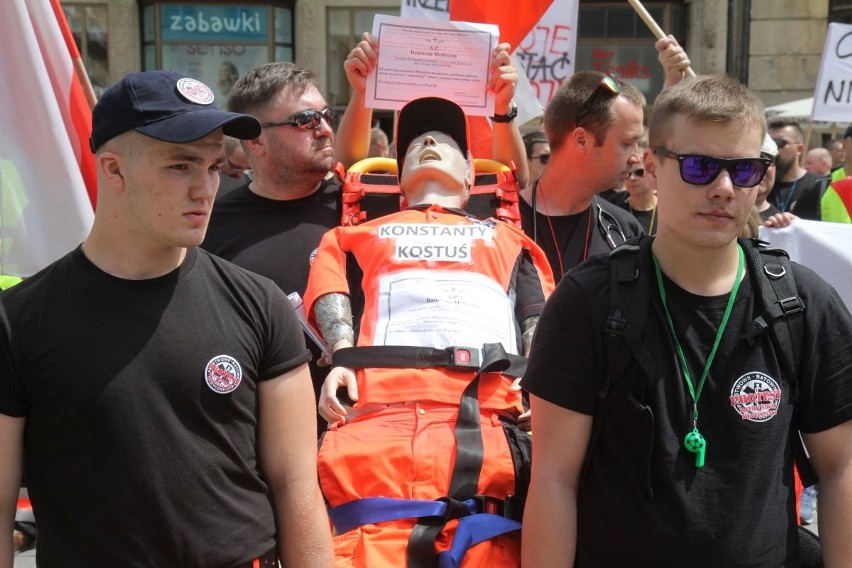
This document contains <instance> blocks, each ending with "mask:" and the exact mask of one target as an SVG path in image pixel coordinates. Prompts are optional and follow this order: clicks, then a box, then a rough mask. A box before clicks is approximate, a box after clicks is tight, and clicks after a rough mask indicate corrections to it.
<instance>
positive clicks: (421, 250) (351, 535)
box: [305, 98, 552, 568]
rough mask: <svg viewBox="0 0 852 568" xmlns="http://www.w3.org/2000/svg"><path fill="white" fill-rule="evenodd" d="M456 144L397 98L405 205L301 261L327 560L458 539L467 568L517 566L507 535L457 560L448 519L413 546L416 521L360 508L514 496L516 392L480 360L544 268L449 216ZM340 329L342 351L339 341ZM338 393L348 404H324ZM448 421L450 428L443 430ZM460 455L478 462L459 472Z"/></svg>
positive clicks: (395, 559) (388, 558)
mask: <svg viewBox="0 0 852 568" xmlns="http://www.w3.org/2000/svg"><path fill="white" fill-rule="evenodd" d="M468 139H469V138H468V131H467V124H466V119H465V115H464V112H463V111H462V109H461V107H459V106H458V105H456V104H455V103H453V102H451V101H448V100H445V99H439V98H423V99H416V100H414V101H412V102H410V103H408V104H407V105H406V106H405V107H404V108H403V109H402V110H401V111H400V115H399V119H398V123H397V136H396V140H397V142H398V144H399V153H398V157H397V161H398V163H399V168H398V170H399V172H400V174H399V177H400V187H401V189H402V192H403V195H404V196H405V199H406V202H407V204H408V207H407V208H406V209H404V210H403V211H400V212H398V213H392V214H390V215H386V216H384V217H380V218H378V219H375V220H372V221H368V222H366V223H364V224H362V225H358V226H354V227H339V228H337V229H335V230H333V231H331V232H329V233H328V234H327V235H326V236H325V237H323V240H322V243H321V244H320V248H319V250H318V252H317V255H316V258H315V259H314V263H313V266H312V267H311V274H310V279H309V281H308V289H307V291H306V294H305V304H306V309H307V312H308V313H309V314H311V319H312V320H313V321H314V322H315V323H316V324H317V325H318V327H319V329H320V331H321V332H322V334H323V336H324V337H325V339H326V340H327V341H328V343H329V345H330V346H331V347H332V351H333V364H334V369H333V370H332V371H331V373H330V374H329V376H328V378H327V379H326V382H325V384H324V385H323V389H322V392H321V395H320V402H319V411H320V413H321V414H322V415H323V416H324V417H325V418H327V419H328V420H330V421H331V422H333V423H335V425H334V426H332V427H331V428H330V430H329V431H328V432H326V434H325V435H324V437H323V440H322V444H321V448H320V453H319V475H320V481H321V485H322V489H323V493H324V495H325V498H326V500H327V501H328V503H329V505H330V506H331V507H332V509H331V512H330V515H331V517H332V520H333V521H334V523H335V528H336V529H337V531H338V535H337V536H336V537H335V553H336V556H337V559H338V562H339V565H341V566H342V565H346V566H353V567H359V568H360V567H363V568H367V567H369V568H383V567H396V566H410V567H412V568H413V567H416V566H429V565H434V563H435V555H436V553H444V554H452V550H453V549H452V548H451V546H454V545H462V549H461V550H460V552H459V554H460V556H461V557H463V558H464V559H465V564H464V565H465V566H468V567H473V566H482V567H483V568H485V567H491V566H495V567H498V566H506V567H513V566H517V565H518V563H519V559H520V556H519V546H518V545H519V539H518V535H517V533H516V532H514V533H513V534H507V535H504V536H498V537H496V538H494V539H487V542H483V543H481V544H479V545H477V546H475V547H473V548H471V549H470V550H469V551H467V554H464V542H465V540H466V539H465V538H463V537H461V536H458V537H456V536H455V535H458V534H461V533H460V532H458V531H461V527H462V526H463V525H464V526H467V522H468V521H467V520H465V519H464V518H462V519H461V520H458V517H457V516H451V517H449V515H448V517H449V522H447V521H448V518H447V517H445V518H444V521H445V522H447V524H446V526H444V525H443V524H438V525H435V524H434V522H430V523H429V524H431V525H432V526H434V527H435V532H434V533H432V534H431V540H429V539H424V534H428V530H429V529H425V528H424V526H421V524H420V523H418V522H417V518H418V517H420V516H421V515H419V514H402V515H401V516H396V517H378V518H377V517H375V516H373V514H374V510H373V509H371V508H370V505H371V504H375V503H376V501H374V500H373V499H375V498H384V501H383V505H382V506H383V507H386V506H388V502H389V506H392V507H394V508H396V507H399V506H401V504H403V502H405V503H408V504H411V503H410V502H411V501H414V503H413V506H415V507H416V506H424V505H425V506H432V505H433V504H435V503H436V500H438V499H442V498H449V499H450V501H448V503H449V504H452V505H453V507H454V508H455V507H456V506H461V507H466V506H465V505H462V503H464V502H466V501H468V500H470V499H474V498H476V495H478V496H480V497H481V500H480V503H484V502H485V501H488V502H491V503H492V505H494V506H495V507H497V506H498V505H499V506H500V509H499V510H500V511H501V512H503V513H504V514H506V515H507V516H510V513H509V512H508V509H505V508H503V505H504V504H505V503H507V500H508V499H511V498H512V496H520V495H522V494H523V493H524V492H525V485H526V484H525V481H524V479H525V477H526V476H525V475H524V476H519V475H517V473H516V469H515V466H514V465H513V463H514V461H515V460H514V458H513V455H515V454H513V453H512V452H513V451H514V450H517V449H519V448H518V447H516V446H514V445H513V442H512V440H516V439H519V438H526V439H527V441H528V436H527V435H526V434H525V433H521V432H519V431H518V430H517V428H516V426H515V423H516V422H517V420H518V419H519V417H520V416H521V413H523V408H522V405H521V399H520V393H519V392H518V391H517V389H516V386H515V385H514V382H513V379H512V375H510V374H503V373H502V372H500V371H501V370H505V369H506V368H505V367H500V368H499V369H498V368H497V367H494V366H493V365H491V364H490V363H489V364H487V363H486V361H490V360H492V357H493V356H494V354H496V353H497V352H498V351H500V352H502V351H503V350H505V353H503V354H502V355H501V356H500V358H501V359H502V358H503V357H504V356H506V353H509V354H515V355H518V354H523V353H525V352H526V350H527V348H528V347H529V345H530V341H531V338H532V331H533V329H534V326H535V322H536V320H537V318H538V312H539V311H540V309H541V307H542V305H543V302H544V299H545V294H546V293H549V292H550V290H551V289H552V276H551V274H550V270H549V268H548V266H547V260H546V258H545V257H544V254H543V253H542V252H541V250H540V249H539V248H538V247H537V246H536V245H535V243H533V242H532V240H530V239H529V238H528V237H526V235H524V234H523V233H522V232H521V231H520V230H519V229H517V228H515V227H514V226H511V225H509V224H506V223H503V222H501V221H495V220H494V219H489V220H487V221H480V220H478V219H475V218H473V217H471V216H469V215H468V214H466V213H465V212H464V211H463V210H462V209H461V207H462V206H463V205H464V202H465V201H466V200H467V196H468V195H469V191H470V185H471V181H472V179H473V177H472V176H473V170H472V160H471V159H470V154H469V151H468V149H469V141H468ZM353 311H354V312H355V313H354V314H353ZM356 329H357V330H358V332H357V345H358V347H355V348H354V349H351V347H352V346H353V345H354V344H355V342H356V332H355V330H356ZM486 344H487V345H486ZM461 346H467V347H461ZM411 351H414V352H415V353H413V354H412V353H410V352H411ZM407 353H408V354H410V356H406V354H407ZM480 353H481V355H480ZM451 354H452V356H451ZM344 357H348V359H346V358H344ZM363 357H367V359H363ZM433 357H437V359H433ZM506 357H508V359H506V361H507V362H508V361H509V360H510V359H512V357H511V356H506ZM353 358H354V359H353ZM391 360H394V361H396V362H395V363H391V362H390V361H391ZM479 361H482V366H481V367H480V365H479ZM424 363H431V364H424ZM489 365H491V366H489ZM516 375H517V373H516V374H515V376H516ZM477 385H478V386H477ZM343 387H345V388H346V389H347V393H348V396H349V398H350V399H352V400H353V401H357V402H356V404H355V405H354V407H344V406H343V405H342V404H341V402H340V401H339V400H338V397H337V390H338V388H343ZM470 389H473V390H472V391H471V390H470ZM460 409H461V410H460ZM344 420H345V423H344V422H343V421H344ZM471 425H474V430H473V431H472V432H469V433H470V434H472V436H473V438H470V437H469V436H467V430H466V429H467V428H468V426H471ZM457 429H458V430H460V429H465V432H466V434H465V435H464V436H463V435H461V434H458V433H457V434H456V435H454V430H456V431H458V430H457ZM509 433H512V434H511V435H510V434H509ZM510 448H514V449H510ZM474 456H477V457H476V459H478V460H480V465H479V466H477V467H468V466H469V465H470V464H469V460H471V459H472V458H473V457H474ZM517 456H518V462H517V464H516V465H517V466H518V468H519V471H521V470H523V469H524V468H523V467H522V463H523V460H522V459H521V457H520V454H518V455H517ZM527 463H528V462H527ZM456 481H458V483H456ZM515 503H516V505H519V503H518V502H515ZM352 507H355V508H359V507H364V512H365V516H364V517H363V518H361V517H359V518H358V519H357V522H346V523H343V522H341V519H340V517H339V516H338V514H343V513H340V512H341V511H346V510H349V509H350V508H352ZM488 511H489V510H485V509H478V510H475V511H468V512H471V513H477V514H480V515H485V517H482V516H479V517H476V519H475V520H476V522H479V521H482V520H483V518H484V519H485V521H487V522H496V523H504V522H507V521H508V519H505V518H504V517H503V516H501V515H500V514H499V513H498V511H497V510H494V511H493V512H488ZM514 511H515V518H516V520H517V518H518V514H517V513H518V512H519V509H518V508H514ZM406 512H407V511H406ZM494 513H498V514H494ZM463 516H467V515H463ZM474 516H475V515H474ZM454 519H455V520H454ZM391 521H393V522H391ZM432 521H436V519H432ZM517 528H519V525H515V526H514V527H513V528H512V531H514V530H516V529H517ZM475 542H476V541H474V543H475ZM447 549H450V550H449V551H448V550H447ZM441 565H442V566H443V565H446V564H443V563H442V564H441Z"/></svg>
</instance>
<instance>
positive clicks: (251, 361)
mask: <svg viewBox="0 0 852 568" xmlns="http://www.w3.org/2000/svg"><path fill="white" fill-rule="evenodd" d="M225 134H227V135H229V136H234V137H236V138H241V139H245V138H253V137H257V136H258V135H259V134H260V124H259V123H258V121H257V120H256V119H255V118H253V117H250V116H247V115H242V114H236V113H230V112H223V111H220V110H218V109H217V108H216V106H215V105H214V104H213V93H212V91H211V90H210V88H209V87H208V86H207V85H204V84H203V83H201V82H200V81H197V80H195V79H191V78H187V77H183V76H181V75H179V74H176V73H169V72H163V71H150V72H144V73H132V74H130V75H127V76H126V77H125V78H124V79H122V80H121V81H119V82H118V83H117V84H115V85H113V86H112V87H110V88H109V89H108V90H107V91H106V92H105V93H104V94H103V96H102V97H101V99H100V100H99V101H98V103H97V105H96V106H95V108H94V110H93V128H92V138H91V146H92V148H93V150H94V151H95V154H96V156H95V160H96V167H97V172H98V207H97V211H96V213H95V221H94V225H93V227H92V230H91V233H90V234H89V236H88V237H87V238H86V240H85V241H84V242H83V243H82V245H81V246H80V247H78V248H77V249H76V250H74V251H72V252H71V253H69V254H68V255H66V256H65V257H63V258H61V259H59V260H58V261H56V262H55V263H54V264H52V265H50V266H48V267H47V268H45V269H44V270H42V271H41V272H39V273H38V274H36V275H34V276H32V277H31V278H28V279H27V280H26V281H25V282H23V283H22V284H21V285H19V286H17V287H15V288H14V289H12V290H9V291H7V292H4V293H3V295H2V296H0V510H2V513H0V515H2V522H0V526H3V527H10V528H11V522H12V520H11V518H10V515H11V514H12V510H13V509H12V507H11V506H10V504H11V502H12V501H13V499H14V498H15V497H16V496H17V483H18V481H19V480H20V476H21V465H22V464H21V456H22V455H23V453H24V450H25V451H26V470H27V478H28V488H29V494H30V498H31V500H32V503H33V507H34V513H35V516H36V518H37V520H38V528H39V536H38V542H37V552H36V559H37V562H38V564H39V565H40V566H81V567H82V566H183V567H190V566H199V567H200V566H204V567H207V566H210V567H218V566H221V567H237V566H246V567H249V566H252V567H254V566H278V559H279V556H280V559H281V561H282V562H283V564H284V566H298V567H300V568H301V567H305V566H310V567H313V566H323V567H326V566H330V565H331V547H330V535H329V531H328V525H327V519H326V515H325V512H324V508H323V503H322V500H321V495H320V493H319V490H318V486H317V483H316V450H315V445H314V444H315V439H314V433H313V430H312V429H310V428H305V427H304V424H305V423H309V422H310V420H311V418H312V416H313V413H314V411H313V404H312V397H311V395H312V393H311V386H310V378H309V375H308V370H307V366H306V364H305V363H306V361H307V359H308V352H307V351H306V349H305V345H304V342H303V338H302V334H301V331H300V327H299V323H298V319H297V317H296V315H295V314H294V312H293V310H292V308H291V307H290V305H289V303H288V302H287V299H286V297H285V296H284V295H283V294H282V293H281V291H280V290H278V288H277V287H276V286H274V284H272V283H271V282H270V281H268V280H266V279H264V278H261V277H259V276H256V275H253V274H250V273H248V272H246V271H244V270H242V269H240V268H237V267H235V266H233V265H231V264H229V263H227V262H225V261H223V260H220V259H217V258H215V257H213V256H211V255H209V254H207V253H206V252H204V251H200V250H199V249H198V248H197V246H198V244H199V243H200V242H201V240H202V239H203V238H204V232H205V230H206V227H207V220H208V217H209V215H210V209H211V206H212V204H213V199H214V196H215V195H216V189H217V187H218V182H219V174H218V171H219V168H220V167H221V165H222V162H223V160H224V157H223V136H224V135H225ZM45 167H49V164H46V165H45ZM13 493H14V495H13ZM7 540H8V541H9V542H5V541H7ZM10 543H11V540H10V539H0V564H2V565H4V566H10V565H11V551H10V549H9V545H10Z"/></svg>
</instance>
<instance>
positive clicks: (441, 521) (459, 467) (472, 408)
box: [406, 343, 523, 568]
mask: <svg viewBox="0 0 852 568" xmlns="http://www.w3.org/2000/svg"><path fill="white" fill-rule="evenodd" d="M482 351H483V361H482V366H481V367H480V369H479V371H477V373H476V376H475V377H474V378H473V380H472V381H471V382H470V383H469V384H468V385H467V387H466V388H465V390H464V392H463V393H462V396H461V400H460V401H459V414H458V418H457V420H456V428H455V432H454V434H455V438H456V461H455V463H454V464H453V473H452V477H451V478H450V490H449V500H448V502H449V503H450V504H453V503H454V502H455V503H459V502H461V501H465V500H466V499H471V498H473V497H474V495H475V494H476V493H477V488H478V486H479V474H480V472H481V471H482V460H483V458H484V450H483V445H482V433H481V432H480V428H479V377H480V376H481V375H482V373H491V372H504V373H505V372H506V371H508V370H509V369H510V367H515V368H516V369H517V364H518V362H519V361H518V360H519V359H523V358H521V357H518V356H517V355H510V354H508V353H506V351H505V350H504V349H503V346H502V345H501V344H499V343H486V344H485V345H483V349H482ZM518 370H519V369H518ZM521 373H523V370H521ZM462 508H463V507H462ZM450 509H454V508H453V507H449V508H448V511H449V510H450ZM455 509H458V510H461V509H459V508H455ZM460 516H464V515H460ZM451 518H458V517H453V516H452V514H451V513H449V512H448V515H447V516H446V518H438V517H420V518H419V519H417V524H416V525H414V528H413V529H412V531H411V535H410V536H409V538H408V548H407V549H406V561H407V566H408V567H409V568H436V567H437V566H438V559H437V556H436V554H435V539H436V538H437V537H438V534H440V532H441V531H442V530H443V528H444V526H445V525H446V524H447V521H448V520H450V519H451Z"/></svg>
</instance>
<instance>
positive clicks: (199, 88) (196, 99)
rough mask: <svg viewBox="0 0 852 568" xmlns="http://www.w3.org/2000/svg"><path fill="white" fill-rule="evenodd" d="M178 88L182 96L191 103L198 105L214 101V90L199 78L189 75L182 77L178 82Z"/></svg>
mask: <svg viewBox="0 0 852 568" xmlns="http://www.w3.org/2000/svg"><path fill="white" fill-rule="evenodd" d="M177 90H178V93H180V96H182V97H183V98H185V99H186V100H188V101H189V102H191V103H195V104H198V105H209V104H212V103H213V98H214V97H213V91H212V90H211V89H210V87H208V86H207V85H205V84H204V83H202V82H201V81H199V80H198V79H190V78H189V77H184V78H183V79H180V80H179V81H178V82H177Z"/></svg>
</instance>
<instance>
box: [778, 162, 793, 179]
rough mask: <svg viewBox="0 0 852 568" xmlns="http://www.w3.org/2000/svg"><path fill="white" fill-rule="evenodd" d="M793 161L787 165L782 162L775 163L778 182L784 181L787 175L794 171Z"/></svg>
mask: <svg viewBox="0 0 852 568" xmlns="http://www.w3.org/2000/svg"><path fill="white" fill-rule="evenodd" d="M793 163H794V162H793V160H790V161H789V162H787V163H783V162H780V161H776V162H775V171H776V174H775V180H776V181H778V180H780V179H782V178H783V177H784V176H785V175H787V173H788V172H789V171H790V170H792V169H793Z"/></svg>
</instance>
